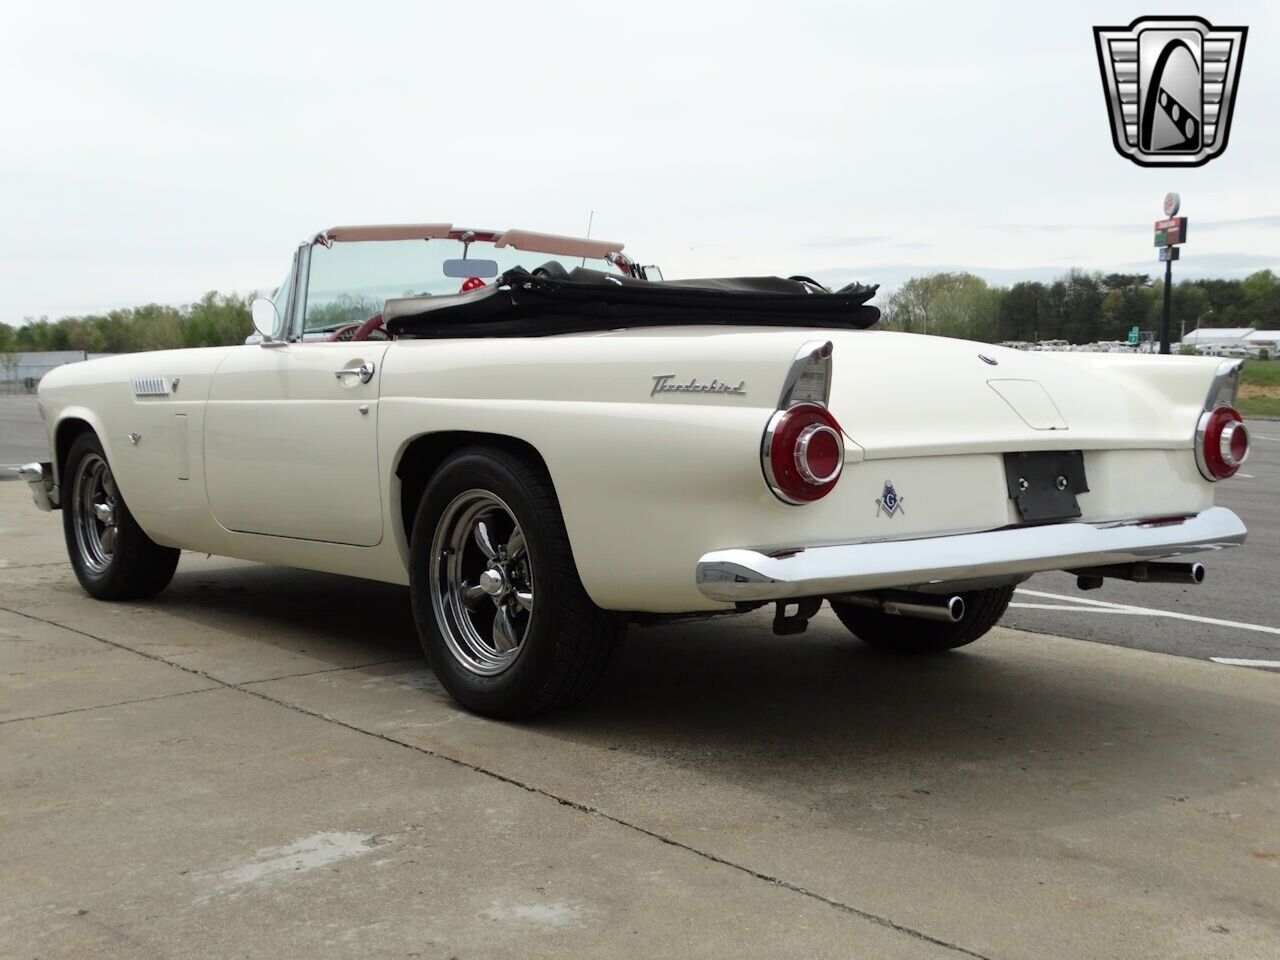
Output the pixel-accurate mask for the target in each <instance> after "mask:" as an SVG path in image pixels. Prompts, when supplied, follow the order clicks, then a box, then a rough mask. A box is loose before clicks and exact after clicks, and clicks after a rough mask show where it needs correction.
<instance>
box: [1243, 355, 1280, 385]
mask: <svg viewBox="0 0 1280 960" xmlns="http://www.w3.org/2000/svg"><path fill="white" fill-rule="evenodd" d="M1240 382H1241V383H1256V384H1259V385H1265V386H1276V387H1280V360H1247V361H1245V365H1244V376H1243V377H1242V378H1241V380H1240Z"/></svg>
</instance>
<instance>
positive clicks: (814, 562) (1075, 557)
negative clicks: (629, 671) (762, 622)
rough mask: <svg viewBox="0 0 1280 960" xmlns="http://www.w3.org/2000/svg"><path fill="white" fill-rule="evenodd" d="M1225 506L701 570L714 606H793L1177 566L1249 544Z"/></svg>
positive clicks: (873, 545) (744, 555) (755, 555)
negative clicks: (1129, 566) (1008, 579)
mask: <svg viewBox="0 0 1280 960" xmlns="http://www.w3.org/2000/svg"><path fill="white" fill-rule="evenodd" d="M1245 533H1246V531H1245V527H1244V524H1243V523H1241V522H1240V518H1239V517H1237V516H1236V515H1235V514H1234V513H1232V512H1231V511H1230V510H1228V509H1226V508H1225V507H1210V508H1209V509H1208V510H1205V511H1204V512H1203V513H1198V514H1196V515H1195V516H1192V517H1187V518H1186V519H1183V520H1180V521H1174V522H1169V521H1168V520H1153V521H1132V522H1126V523H1058V524H1049V525H1045V526H1039V527H1016V528H1012V529H1007V530H991V531H988V532H986V533H965V534H959V535H956V536H950V537H929V538H925V539H920V540H881V541H876V542H870V543H842V544H836V545H833V546H824V547H805V548H802V549H797V550H786V551H784V550H776V551H773V552H772V553H761V552H760V551H758V550H714V551H712V552H711V553H708V554H706V555H705V556H703V558H702V559H701V560H699V561H698V567H697V574H696V576H697V582H698V589H699V590H701V591H702V593H703V595H704V596H707V597H709V598H711V599H712V600H723V601H735V600H788V599H795V598H799V597H825V596H830V595H832V594H837V593H855V592H859V591H863V590H883V589H887V588H890V587H915V586H923V585H926V584H930V583H945V582H947V581H964V580H978V579H982V578H985V577H998V576H1006V575H1010V574H1024V573H1027V574H1029V573H1040V572H1042V571H1045V570H1064V569H1070V568H1076V567H1092V566H1100V565H1102V564H1107V563H1125V562H1132V561H1139V560H1152V559H1155V558H1157V557H1174V556H1179V555H1181V554H1184V553H1194V552H1197V551H1201V550H1221V549H1223V548H1224V547H1234V546H1238V545H1240V544H1242V543H1244V538H1245Z"/></svg>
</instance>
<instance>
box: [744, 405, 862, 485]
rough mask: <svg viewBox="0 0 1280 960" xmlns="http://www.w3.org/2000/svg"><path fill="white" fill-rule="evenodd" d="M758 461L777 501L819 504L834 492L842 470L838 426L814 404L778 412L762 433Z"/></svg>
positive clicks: (842, 461) (824, 410) (842, 447)
mask: <svg viewBox="0 0 1280 960" xmlns="http://www.w3.org/2000/svg"><path fill="white" fill-rule="evenodd" d="M760 459H761V464H762V465H763V467H764V476H765V479H766V480H767V481H768V482H769V489H770V490H772V491H773V492H774V493H775V494H776V495H777V496H778V498H779V499H780V500H783V501H785V502H787V503H812V502H813V501H814V500H821V499H822V498H823V497H825V496H826V495H827V494H828V493H830V492H831V491H832V489H834V487H835V485H836V481H837V480H839V479H840V471H841V470H842V469H843V468H844V436H843V434H842V433H841V431H840V424H839V423H837V422H836V418H835V417H833V416H832V415H831V414H830V413H829V412H828V411H827V409H826V408H825V407H820V406H818V405H817V404H815V403H801V404H797V405H796V406H794V407H789V408H787V409H786V410H779V411H778V412H777V413H775V414H774V415H773V419H772V420H770V421H769V426H768V427H767V428H766V430H765V433H764V445H763V448H762V449H761V458H760Z"/></svg>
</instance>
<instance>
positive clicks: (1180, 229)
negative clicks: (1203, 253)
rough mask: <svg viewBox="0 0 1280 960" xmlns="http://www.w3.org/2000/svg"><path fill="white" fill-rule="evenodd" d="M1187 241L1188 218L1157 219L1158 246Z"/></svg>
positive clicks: (1168, 245) (1169, 245)
mask: <svg viewBox="0 0 1280 960" xmlns="http://www.w3.org/2000/svg"><path fill="white" fill-rule="evenodd" d="M1186 242H1187V218H1186V217H1170V218H1169V219H1168V220H1157V221H1156V244H1155V245H1156V246H1157V247H1171V246H1173V245H1174V244H1176V243H1186Z"/></svg>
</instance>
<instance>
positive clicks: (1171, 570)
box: [1067, 563, 1204, 584]
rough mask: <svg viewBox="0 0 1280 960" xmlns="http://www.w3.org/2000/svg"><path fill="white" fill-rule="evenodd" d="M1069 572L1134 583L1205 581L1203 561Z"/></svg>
mask: <svg viewBox="0 0 1280 960" xmlns="http://www.w3.org/2000/svg"><path fill="white" fill-rule="evenodd" d="M1067 572H1068V573H1073V574H1075V575H1076V576H1077V577H1080V578H1083V579H1085V580H1089V581H1095V580H1101V579H1102V578H1103V577H1110V578H1111V579H1112V580H1129V581H1131V582H1133V583H1191V584H1195V583H1204V564H1202V563H1111V564H1106V565H1104V566H1101V567H1082V568H1080V569H1078V570H1068V571H1067Z"/></svg>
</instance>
